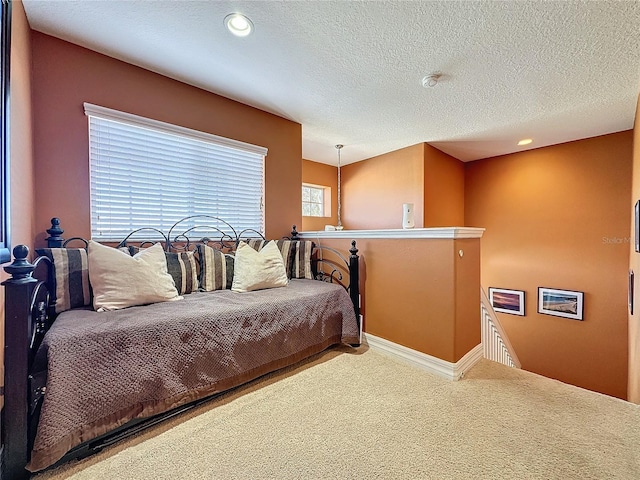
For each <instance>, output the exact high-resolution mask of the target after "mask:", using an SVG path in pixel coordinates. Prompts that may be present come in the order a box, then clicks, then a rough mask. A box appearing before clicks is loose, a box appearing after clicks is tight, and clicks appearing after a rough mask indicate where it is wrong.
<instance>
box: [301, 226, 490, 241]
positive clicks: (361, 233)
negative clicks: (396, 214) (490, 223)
mask: <svg viewBox="0 0 640 480" xmlns="http://www.w3.org/2000/svg"><path fill="white" fill-rule="evenodd" d="M484 230H485V229H484V228H476V227H434V228H406V229H405V228H389V229H378V230H341V231H338V230H336V231H333V230H330V231H328V230H318V231H315V232H314V231H310V232H300V233H298V237H299V238H305V239H308V240H313V239H314V238H450V239H457V238H482V235H483V233H484Z"/></svg>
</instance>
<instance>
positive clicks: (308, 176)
mask: <svg viewBox="0 0 640 480" xmlns="http://www.w3.org/2000/svg"><path fill="white" fill-rule="evenodd" d="M340 170H341V172H340V175H342V169H340ZM302 181H303V182H304V183H313V184H315V185H322V186H323V187H330V188H331V216H330V217H302V228H300V229H298V231H300V232H301V231H306V232H311V231H314V230H324V226H325V225H337V224H338V168H337V167H334V166H333V165H327V164H324V163H318V162H312V161H310V160H302ZM342 198H343V199H344V196H342ZM341 216H342V215H341Z"/></svg>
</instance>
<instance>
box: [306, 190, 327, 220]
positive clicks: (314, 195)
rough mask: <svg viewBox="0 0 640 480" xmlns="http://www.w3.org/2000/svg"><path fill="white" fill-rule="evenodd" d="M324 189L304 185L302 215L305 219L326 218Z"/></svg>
mask: <svg viewBox="0 0 640 480" xmlns="http://www.w3.org/2000/svg"><path fill="white" fill-rule="evenodd" d="M324 191H325V189H324V187H318V186H314V185H306V184H305V185H302V215H303V216H305V217H323V216H324V201H325V198H324Z"/></svg>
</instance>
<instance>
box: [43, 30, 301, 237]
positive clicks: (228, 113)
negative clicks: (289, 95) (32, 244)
mask: <svg viewBox="0 0 640 480" xmlns="http://www.w3.org/2000/svg"><path fill="white" fill-rule="evenodd" d="M32 42H33V63H34V69H33V78H32V82H33V92H34V95H33V105H34V110H35V111H36V112H37V115H36V116H35V123H34V132H35V159H36V167H37V170H36V172H37V174H36V187H37V197H36V202H37V207H38V208H37V214H36V225H37V231H38V232H43V231H44V230H45V229H46V228H48V227H49V225H50V223H49V219H50V218H51V217H52V216H58V217H60V218H61V221H62V227H63V228H64V229H65V231H66V235H67V236H72V235H74V236H84V237H88V236H89V235H90V202H89V165H88V150H89V147H88V134H87V118H86V116H85V115H84V112H83V102H89V103H93V104H96V105H101V106H104V107H108V108H113V109H116V110H121V111H124V112H129V113H133V114H136V115H141V116H143V117H149V118H152V119H156V120H160V121H164V122H169V123H172V124H176V125H180V126H184V127H188V128H192V129H196V130H201V131H204V132H209V133H213V134H216V135H221V136H224V137H228V138H232V139H234V140H240V141H243V142H247V143H252V144H256V145H260V146H263V147H267V148H268V149H269V153H268V155H267V158H266V173H265V175H266V179H265V184H266V195H265V197H266V198H265V200H266V235H267V237H272V238H277V237H280V236H282V235H286V234H288V232H290V229H291V225H292V224H298V225H300V221H301V208H300V203H301V198H302V194H301V189H300V183H301V178H302V165H301V162H300V159H301V158H302V129H301V125H300V124H297V123H294V122H291V121H289V120H285V119H283V118H280V117H277V116H275V115H272V114H269V113H266V112H263V111H261V110H257V109H255V108H252V107H249V106H247V105H243V104H240V103H238V102H234V101H232V100H229V99H226V98H224V97H221V96H218V95H215V94H212V93H210V92H206V91H204V90H201V89H198V88H195V87H192V86H189V85H186V84H184V83H181V82H178V81H175V80H172V79H169V78H167V77H164V76H162V75H158V74H156V73H153V72H150V71H148V70H144V69H142V68H139V67H136V66H133V65H130V64H127V63H124V62H121V61H119V60H115V59H113V58H110V57H107V56H105V55H101V54H99V53H96V52H93V51H91V50H87V49H85V48H82V47H79V46H76V45H73V44H71V43H68V42H65V41H62V40H59V39H56V38H53V37H50V36H48V35H44V34H42V33H38V32H32ZM44 237H45V234H43V233H42V234H40V235H39V237H38V241H39V242H41V241H42V239H43V238H44Z"/></svg>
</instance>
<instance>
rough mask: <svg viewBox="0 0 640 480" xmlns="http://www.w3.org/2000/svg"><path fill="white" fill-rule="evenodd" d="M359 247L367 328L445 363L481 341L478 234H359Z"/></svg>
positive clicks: (332, 242)
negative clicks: (405, 236) (430, 236)
mask: <svg viewBox="0 0 640 480" xmlns="http://www.w3.org/2000/svg"><path fill="white" fill-rule="evenodd" d="M320 243H321V244H322V245H325V246H329V247H333V248H335V249H337V250H339V251H341V252H343V253H346V252H347V251H348V249H349V246H350V242H349V241H347V240H337V239H322V241H321V242H320ZM357 248H358V250H359V252H358V255H360V264H361V272H360V275H361V278H360V285H361V290H362V288H364V290H363V291H361V294H362V306H363V314H364V330H365V331H366V332H367V333H370V334H372V335H375V336H377V337H381V338H384V339H386V340H389V341H391V342H394V343H397V344H400V345H404V346H405V347H408V348H412V349H414V350H417V351H419V352H423V353H426V354H429V355H432V356H434V357H438V358H440V359H442V360H446V361H448V362H457V361H458V360H460V359H461V358H462V357H463V356H464V355H465V354H466V353H468V352H469V351H470V350H471V349H472V348H474V347H475V346H477V345H479V344H480V321H479V317H480V314H479V311H480V239H457V240H453V239H358V240H357ZM461 249H462V250H463V251H464V255H463V256H462V257H460V256H459V255H458V251H459V250H461Z"/></svg>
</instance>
